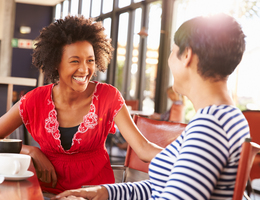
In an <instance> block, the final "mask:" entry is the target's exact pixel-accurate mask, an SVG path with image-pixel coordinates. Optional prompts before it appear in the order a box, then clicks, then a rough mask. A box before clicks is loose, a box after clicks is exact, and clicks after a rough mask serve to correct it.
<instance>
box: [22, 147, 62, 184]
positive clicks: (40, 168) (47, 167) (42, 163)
mask: <svg viewBox="0 0 260 200" xmlns="http://www.w3.org/2000/svg"><path fill="white" fill-rule="evenodd" d="M21 153H24V154H28V155H30V156H31V157H32V161H33V164H34V167H35V170H36V173H37V177H38V178H39V179H40V180H41V181H42V182H44V183H51V182H52V187H55V186H56V184H57V175H56V172H55V169H54V167H53V165H52V163H51V162H50V160H49V159H48V158H47V157H46V156H45V155H44V153H42V151H41V150H40V149H39V148H38V147H35V146H28V145H23V147H22V150H21Z"/></svg>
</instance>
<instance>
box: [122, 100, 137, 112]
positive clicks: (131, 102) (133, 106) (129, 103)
mask: <svg viewBox="0 0 260 200" xmlns="http://www.w3.org/2000/svg"><path fill="white" fill-rule="evenodd" d="M125 104H126V105H127V106H131V109H132V110H139V100H138V99H136V100H125Z"/></svg>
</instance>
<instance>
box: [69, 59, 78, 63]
mask: <svg viewBox="0 0 260 200" xmlns="http://www.w3.org/2000/svg"><path fill="white" fill-rule="evenodd" d="M78 62H79V61H78V60H72V61H71V63H78Z"/></svg>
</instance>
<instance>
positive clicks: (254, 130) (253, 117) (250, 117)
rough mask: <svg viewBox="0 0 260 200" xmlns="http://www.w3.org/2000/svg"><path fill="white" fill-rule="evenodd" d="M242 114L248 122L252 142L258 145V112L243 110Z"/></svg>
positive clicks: (259, 140)
mask: <svg viewBox="0 0 260 200" xmlns="http://www.w3.org/2000/svg"><path fill="white" fill-rule="evenodd" d="M243 114H244V116H245V118H246V120H247V121H248V125H249V129H250V137H251V138H252V142H255V143H257V144H260V134H259V130H260V110H245V111H243Z"/></svg>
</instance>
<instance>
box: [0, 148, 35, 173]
mask: <svg viewBox="0 0 260 200" xmlns="http://www.w3.org/2000/svg"><path fill="white" fill-rule="evenodd" d="M30 161H31V156H29V155H24V154H13V153H0V175H3V176H4V175H6V176H7V175H23V174H24V173H25V172H26V171H27V170H28V168H29V165H30Z"/></svg>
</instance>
